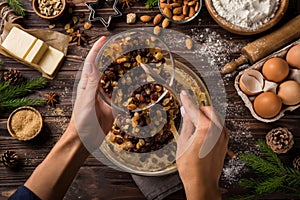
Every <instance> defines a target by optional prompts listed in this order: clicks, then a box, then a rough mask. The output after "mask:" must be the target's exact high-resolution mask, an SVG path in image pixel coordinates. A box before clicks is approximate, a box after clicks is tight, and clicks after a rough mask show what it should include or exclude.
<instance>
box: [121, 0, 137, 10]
mask: <svg viewBox="0 0 300 200" xmlns="http://www.w3.org/2000/svg"><path fill="white" fill-rule="evenodd" d="M137 1H138V0H120V3H121V4H122V9H124V8H125V6H126V7H127V8H130V7H131V6H132V3H134V2H137Z"/></svg>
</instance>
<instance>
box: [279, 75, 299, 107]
mask: <svg viewBox="0 0 300 200" xmlns="http://www.w3.org/2000/svg"><path fill="white" fill-rule="evenodd" d="M278 96H279V97H280V98H281V100H282V103H284V104H285V105H289V106H291V105H296V104H298V103H300V84H299V83H298V82H296V81H294V80H289V81H285V82H283V83H281V84H280V85H279V89H278Z"/></svg>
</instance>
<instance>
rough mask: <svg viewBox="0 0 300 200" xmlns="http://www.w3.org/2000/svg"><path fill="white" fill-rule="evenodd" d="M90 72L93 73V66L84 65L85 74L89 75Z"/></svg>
mask: <svg viewBox="0 0 300 200" xmlns="http://www.w3.org/2000/svg"><path fill="white" fill-rule="evenodd" d="M92 72H93V65H92V64H86V66H85V73H87V74H91V73H92Z"/></svg>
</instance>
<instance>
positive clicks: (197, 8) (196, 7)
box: [195, 1, 200, 12]
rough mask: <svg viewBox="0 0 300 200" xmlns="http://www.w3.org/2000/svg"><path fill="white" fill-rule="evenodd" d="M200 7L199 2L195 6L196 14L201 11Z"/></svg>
mask: <svg viewBox="0 0 300 200" xmlns="http://www.w3.org/2000/svg"><path fill="white" fill-rule="evenodd" d="M199 6H200V3H199V2H198V1H197V3H196V6H195V12H197V11H198V10H199Z"/></svg>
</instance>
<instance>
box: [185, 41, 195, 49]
mask: <svg viewBox="0 0 300 200" xmlns="http://www.w3.org/2000/svg"><path fill="white" fill-rule="evenodd" d="M185 46H186V48H187V49H189V50H191V49H192V48H193V40H192V39H191V38H187V39H186V40H185Z"/></svg>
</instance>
